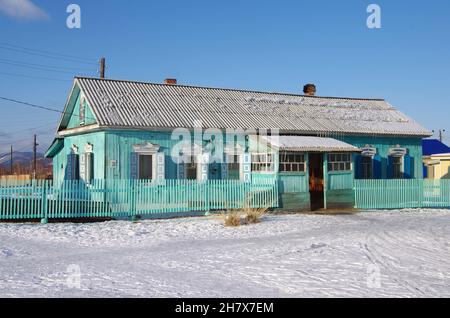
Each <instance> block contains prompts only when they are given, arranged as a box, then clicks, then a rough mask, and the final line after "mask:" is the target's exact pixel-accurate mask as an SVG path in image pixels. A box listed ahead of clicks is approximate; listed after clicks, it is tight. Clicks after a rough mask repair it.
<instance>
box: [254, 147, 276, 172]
mask: <svg viewBox="0 0 450 318" xmlns="http://www.w3.org/2000/svg"><path fill="white" fill-rule="evenodd" d="M263 156H265V158H266V160H265V161H264V160H263V161H260V159H261V158H262V157H263ZM269 156H270V157H271V158H272V160H271V161H269V160H267V159H268V158H269ZM255 158H258V160H255ZM275 159H276V154H275V153H273V152H268V153H258V152H257V153H252V154H251V170H252V172H256V173H264V174H271V173H275V172H276V169H275V168H276V160H275ZM258 165H259V166H263V165H265V166H266V167H269V168H270V169H265V170H258V169H255V167H257V166H258Z"/></svg>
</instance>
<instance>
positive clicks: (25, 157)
mask: <svg viewBox="0 0 450 318" xmlns="http://www.w3.org/2000/svg"><path fill="white" fill-rule="evenodd" d="M36 157H37V159H38V162H39V163H43V164H44V166H46V167H48V166H51V164H52V160H51V159H48V158H44V154H43V153H37V156H36ZM0 159H2V160H0V168H7V167H9V165H10V162H9V154H8V153H6V154H1V155H0ZM32 160H33V153H32V152H31V151H30V152H14V153H13V161H14V164H20V165H29V164H30V163H31V161H32Z"/></svg>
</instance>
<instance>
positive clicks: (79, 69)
mask: <svg viewBox="0 0 450 318" xmlns="http://www.w3.org/2000/svg"><path fill="white" fill-rule="evenodd" d="M0 61H5V62H10V63H18V64H23V65H29V66H37V67H46V68H54V69H61V70H68V71H85V72H94V71H95V72H96V71H97V70H93V69H87V68H81V67H67V66H51V65H43V64H35V63H28V62H23V61H17V60H10V59H4V58H0Z"/></svg>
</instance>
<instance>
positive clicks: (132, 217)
mask: <svg viewBox="0 0 450 318" xmlns="http://www.w3.org/2000/svg"><path fill="white" fill-rule="evenodd" d="M130 195H131V198H130V200H131V203H130V209H131V211H130V214H131V215H130V220H131V221H132V222H137V221H138V217H137V215H136V199H137V198H136V197H137V191H136V180H131V186H130Z"/></svg>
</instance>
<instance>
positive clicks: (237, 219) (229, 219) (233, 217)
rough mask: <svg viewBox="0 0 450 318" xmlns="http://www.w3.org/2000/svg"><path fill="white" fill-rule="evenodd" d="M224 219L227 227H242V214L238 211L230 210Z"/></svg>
mask: <svg viewBox="0 0 450 318" xmlns="http://www.w3.org/2000/svg"><path fill="white" fill-rule="evenodd" d="M223 217H224V223H225V226H228V227H237V226H240V225H241V212H240V211H238V210H228V211H227V212H225V213H224V215H223Z"/></svg>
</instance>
